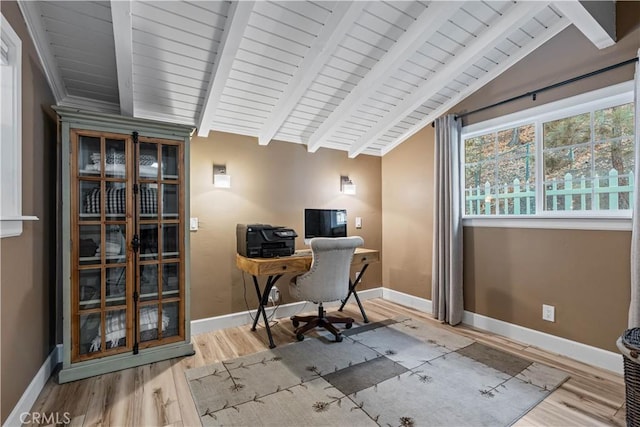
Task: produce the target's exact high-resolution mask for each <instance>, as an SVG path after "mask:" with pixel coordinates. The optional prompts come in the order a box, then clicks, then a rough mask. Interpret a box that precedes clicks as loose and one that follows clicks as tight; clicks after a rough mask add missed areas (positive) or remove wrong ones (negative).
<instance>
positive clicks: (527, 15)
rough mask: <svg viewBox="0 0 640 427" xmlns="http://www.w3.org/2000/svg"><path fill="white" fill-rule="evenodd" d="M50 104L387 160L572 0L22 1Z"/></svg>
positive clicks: (555, 29)
mask: <svg viewBox="0 0 640 427" xmlns="http://www.w3.org/2000/svg"><path fill="white" fill-rule="evenodd" d="M20 7H21V10H22V12H23V14H24V16H25V20H26V21H27V25H28V27H29V31H30V32H31V35H32V38H33V39H34V41H35V43H36V48H37V50H38V54H39V55H40V59H41V61H42V63H43V65H44V68H45V72H46V75H47V78H48V80H49V83H50V85H51V87H52V89H53V91H54V94H55V96H56V99H57V103H58V104H59V105H65V106H70V107H75V108H80V109H89V110H93V111H102V112H108V113H115V114H122V115H126V116H133V117H139V118H148V119H155V120H162V121H168V122H175V123H184V124H188V125H193V126H195V127H197V132H198V135H200V136H206V135H207V134H208V133H209V131H211V130H219V131H225V132H232V133H237V134H242V135H249V136H254V137H257V138H258V142H259V143H260V144H262V145H266V144H268V143H269V142H270V141H271V140H274V139H277V140H281V141H288V142H293V143H299V144H306V145H307V148H308V150H309V151H312V152H313V151H316V150H317V149H318V148H320V147H328V148H333V149H338V150H345V151H348V152H349V156H351V157H355V156H357V155H358V154H361V153H364V154H372V155H384V154H385V153H387V152H389V151H390V150H392V149H393V148H394V147H396V146H397V145H398V144H400V143H402V142H403V141H404V140H406V139H407V138H408V137H409V136H411V135H412V134H414V133H415V132H417V131H418V130H420V129H421V128H422V127H424V126H425V125H427V124H429V123H430V122H432V121H433V120H434V119H435V118H437V117H438V116H440V115H441V114H443V113H445V112H446V111H448V110H449V109H451V108H452V107H453V106H455V105H456V104H457V103H458V102H460V101H461V100H462V99H464V98H465V97H467V96H468V95H470V94H471V93H473V92H474V91H476V90H477V89H479V88H480V87H482V86H483V85H485V84H486V83H488V82H489V81H491V80H492V79H493V78H495V77H496V76H497V75H499V74H500V73H502V72H503V71H504V70H506V69H507V68H509V67H510V66H511V65H513V64H514V63H516V62H517V61H519V60H520V59H522V58H523V57H525V56H526V55H528V54H529V53H531V52H532V51H533V50H535V49H536V48H538V47H539V46H540V45H541V44H543V43H544V42H545V41H547V40H549V39H550V38H552V37H553V36H554V35H556V34H558V33H559V32H560V31H561V30H562V29H564V28H565V27H566V26H568V25H570V24H572V23H573V24H575V25H576V26H578V28H580V30H582V31H583V33H585V35H586V36H587V37H589V38H590V39H591V40H592V41H593V42H594V44H596V45H598V46H599V47H604V46H607V45H610V44H612V43H613V39H612V38H611V37H610V36H608V34H607V33H606V31H605V30H604V29H603V27H602V26H601V25H600V24H599V23H598V20H597V19H595V18H594V17H593V16H592V15H591V14H590V13H589V12H588V11H587V10H586V9H585V6H583V4H582V3H580V2H577V1H569V2H550V3H549V2H544V1H535V2H517V3H516V2H512V1H468V2H463V1H458V2H428V1H256V2H252V1H240V2H237V1H234V2H229V1H144V2H143V1H131V2H129V1H121V0H117V1H111V2H109V1H96V2H93V1H40V2H36V1H21V2H20Z"/></svg>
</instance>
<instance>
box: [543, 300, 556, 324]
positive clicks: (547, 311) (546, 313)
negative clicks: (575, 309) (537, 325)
mask: <svg viewBox="0 0 640 427" xmlns="http://www.w3.org/2000/svg"><path fill="white" fill-rule="evenodd" d="M542 320H546V321H548V322H555V321H556V308H555V307H554V306H552V305H547V304H542Z"/></svg>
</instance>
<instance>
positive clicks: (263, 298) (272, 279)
mask: <svg viewBox="0 0 640 427" xmlns="http://www.w3.org/2000/svg"><path fill="white" fill-rule="evenodd" d="M252 277H253V285H254V286H255V288H256V295H257V296H258V309H257V310H256V316H255V318H254V319H253V326H252V327H251V330H252V331H255V330H256V326H257V325H258V319H259V318H260V314H262V319H263V320H264V327H265V329H266V330H267V336H268V337H269V348H275V346H276V345H275V344H274V343H273V336H271V327H270V326H269V319H267V311H266V310H265V309H264V307H265V306H266V305H267V304H268V303H269V293H270V292H271V288H273V286H274V285H275V284H276V282H277V281H278V279H280V278H281V277H282V275H281V274H278V275H275V276H269V277H268V278H267V284H266V286H265V288H264V293H261V292H260V284H259V283H258V278H257V277H256V276H252Z"/></svg>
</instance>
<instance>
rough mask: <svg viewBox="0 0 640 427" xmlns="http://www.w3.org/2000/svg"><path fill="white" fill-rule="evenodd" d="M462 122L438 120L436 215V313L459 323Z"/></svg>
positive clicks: (451, 118) (446, 118)
mask: <svg viewBox="0 0 640 427" xmlns="http://www.w3.org/2000/svg"><path fill="white" fill-rule="evenodd" d="M460 121H461V120H455V118H454V116H452V115H447V116H444V117H439V118H438V119H436V122H435V125H436V141H435V161H434V165H435V197H434V199H435V203H434V205H435V206H434V217H433V276H432V282H431V300H432V304H433V316H434V317H435V318H437V319H438V320H440V321H443V322H446V323H449V324H451V325H456V324H458V323H460V322H461V321H462V314H463V311H464V307H463V300H462V221H461V211H460V205H461V197H460Z"/></svg>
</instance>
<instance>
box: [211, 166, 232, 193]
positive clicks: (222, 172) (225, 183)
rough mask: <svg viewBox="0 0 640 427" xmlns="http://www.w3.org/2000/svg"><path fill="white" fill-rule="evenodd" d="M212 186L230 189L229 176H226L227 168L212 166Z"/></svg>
mask: <svg viewBox="0 0 640 427" xmlns="http://www.w3.org/2000/svg"><path fill="white" fill-rule="evenodd" d="M213 186H214V187H217V188H231V175H227V167H226V166H225V165H213Z"/></svg>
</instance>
